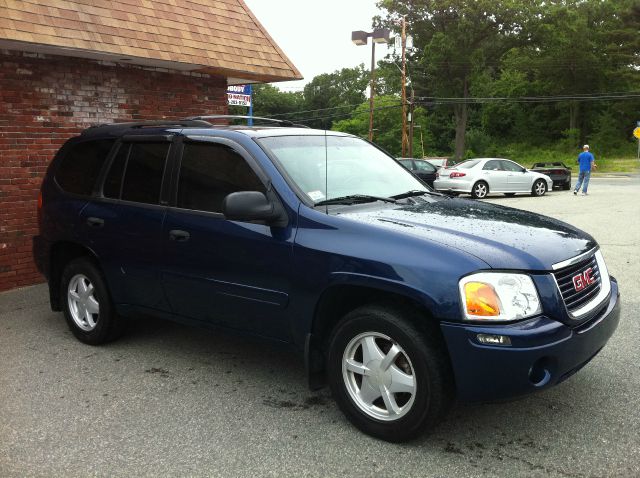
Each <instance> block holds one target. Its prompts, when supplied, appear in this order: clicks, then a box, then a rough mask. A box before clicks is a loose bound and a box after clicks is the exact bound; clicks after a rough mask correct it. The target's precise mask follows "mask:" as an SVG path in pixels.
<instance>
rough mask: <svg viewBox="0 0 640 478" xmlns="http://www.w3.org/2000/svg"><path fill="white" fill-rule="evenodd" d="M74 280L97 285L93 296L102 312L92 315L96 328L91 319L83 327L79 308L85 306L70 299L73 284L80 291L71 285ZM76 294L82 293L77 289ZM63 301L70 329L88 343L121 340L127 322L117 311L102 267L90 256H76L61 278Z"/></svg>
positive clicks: (61, 298) (95, 343)
mask: <svg viewBox="0 0 640 478" xmlns="http://www.w3.org/2000/svg"><path fill="white" fill-rule="evenodd" d="M72 281H74V283H75V284H78V283H80V282H81V281H82V282H83V283H84V284H85V285H86V284H88V285H89V286H92V287H93V289H92V290H93V292H92V294H91V297H92V298H93V299H94V301H97V303H98V306H99V310H98V312H96V313H94V314H91V316H92V319H91V320H92V321H93V322H94V326H93V327H92V326H91V323H90V322H89V320H84V324H85V325H86V327H85V328H83V327H82V322H83V321H82V320H80V319H78V318H77V317H78V315H82V314H78V310H79V309H82V307H79V306H78V305H76V306H75V307H74V306H73V305H72V303H71V302H72V300H73V299H72V298H70V292H69V289H70V287H71V288H73V289H74V290H76V288H75V287H73V286H72V284H71V282H72ZM76 294H78V291H77V290H76ZM60 304H61V305H62V310H63V313H64V317H65V319H66V320H67V325H68V326H69V329H70V330H71V332H72V333H73V335H75V336H76V338H77V339H78V340H80V341H81V342H84V343H85V344H90V345H99V344H104V343H107V342H110V341H112V340H115V339H117V338H118V337H120V336H121V335H122V333H123V332H124V329H125V325H126V321H125V320H124V319H123V318H122V317H119V316H118V315H117V314H116V313H115V310H114V307H113V304H112V303H111V297H110V295H109V289H108V288H107V284H106V282H105V280H104V277H103V276H102V273H101V272H100V270H99V269H98V267H96V265H95V264H94V263H93V262H92V261H91V260H89V259H88V258H85V257H81V258H79V259H74V260H73V261H71V262H69V263H68V264H67V265H66V267H65V268H64V271H63V272H62V278H61V280H60ZM72 308H73V309H75V310H76V312H74V311H73V310H72ZM86 310H87V313H85V314H84V316H85V317H86V316H87V314H88V309H86ZM74 314H75V317H76V318H75V319H74Z"/></svg>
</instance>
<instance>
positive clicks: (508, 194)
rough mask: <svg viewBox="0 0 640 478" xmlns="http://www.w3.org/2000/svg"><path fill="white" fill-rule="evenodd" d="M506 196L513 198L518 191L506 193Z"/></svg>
mask: <svg viewBox="0 0 640 478" xmlns="http://www.w3.org/2000/svg"><path fill="white" fill-rule="evenodd" d="M504 195H505V196H507V197H508V198H512V197H513V196H515V195H516V193H504Z"/></svg>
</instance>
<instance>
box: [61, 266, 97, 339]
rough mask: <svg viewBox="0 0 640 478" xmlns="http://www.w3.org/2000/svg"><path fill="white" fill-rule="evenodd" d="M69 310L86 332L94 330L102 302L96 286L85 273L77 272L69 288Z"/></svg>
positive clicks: (76, 322) (77, 323)
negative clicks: (98, 297) (96, 294)
mask: <svg viewBox="0 0 640 478" xmlns="http://www.w3.org/2000/svg"><path fill="white" fill-rule="evenodd" d="M67 300H68V303H69V312H70V314H71V318H72V319H73V321H74V322H75V324H76V325H77V326H78V327H79V328H80V329H82V330H84V331H85V332H90V331H92V330H93V329H94V328H95V327H96V324H97V322H98V318H99V316H100V304H99V302H98V299H97V298H96V296H95V288H94V286H93V284H92V283H91V281H90V280H89V278H88V277H87V276H85V275H84V274H76V275H75V276H73V277H72V278H71V280H70V281H69V287H68V289H67Z"/></svg>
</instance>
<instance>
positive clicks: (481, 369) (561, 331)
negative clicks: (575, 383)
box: [441, 278, 620, 402]
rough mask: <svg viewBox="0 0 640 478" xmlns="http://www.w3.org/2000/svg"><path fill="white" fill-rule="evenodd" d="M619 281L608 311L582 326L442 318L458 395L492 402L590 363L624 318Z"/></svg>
mask: <svg viewBox="0 0 640 478" xmlns="http://www.w3.org/2000/svg"><path fill="white" fill-rule="evenodd" d="M619 298H620V294H619V291H618V284H617V282H616V281H615V279H613V278H611V296H610V297H609V302H608V304H607V306H606V307H605V308H604V310H603V311H602V312H601V313H600V314H599V315H598V316H597V317H595V318H594V319H592V320H590V321H589V322H587V323H585V324H581V325H580V326H578V327H576V328H570V327H568V326H567V325H565V324H563V323H561V322H558V321H556V320H553V319H550V318H548V317H545V316H541V317H536V318H533V319H529V320H525V321H522V322H517V323H513V324H507V325H469V324H452V323H442V324H441V329H442V333H443V335H444V338H445V341H446V343H447V347H448V349H449V356H450V358H451V363H452V366H453V370H454V374H455V380H456V387H457V395H458V399H459V400H460V401H463V402H477V401H492V400H501V399H506V398H511V397H515V396H518V395H525V394H527V393H531V392H535V391H538V390H543V389H546V388H549V387H552V386H553V385H556V384H558V383H560V382H562V381H564V380H565V379H567V378H569V377H570V376H571V375H573V374H574V373H575V372H577V371H578V370H580V369H581V368H582V367H583V366H584V365H586V364H587V363H588V362H589V361H590V360H591V359H592V358H593V357H595V355H596V354H597V353H598V352H599V351H600V350H601V349H602V347H604V345H605V344H606V343H607V341H608V340H609V338H610V337H611V335H612V334H613V332H614V331H615V330H616V327H617V326H618V322H619V320H620V301H619ZM478 334H493V335H504V336H508V337H509V338H510V339H511V345H510V346H504V345H503V346H495V345H482V344H480V343H479V342H478V340H477V336H478Z"/></svg>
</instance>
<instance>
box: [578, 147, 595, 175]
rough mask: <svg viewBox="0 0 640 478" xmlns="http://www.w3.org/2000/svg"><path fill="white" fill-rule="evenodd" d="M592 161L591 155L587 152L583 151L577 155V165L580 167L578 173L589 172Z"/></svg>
mask: <svg viewBox="0 0 640 478" xmlns="http://www.w3.org/2000/svg"><path fill="white" fill-rule="evenodd" d="M593 161H594V158H593V154H591V153H590V152H589V151H584V152H582V153H580V154H579V155H578V164H579V165H580V172H581V173H582V172H585V171H591V163H592V162H593Z"/></svg>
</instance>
